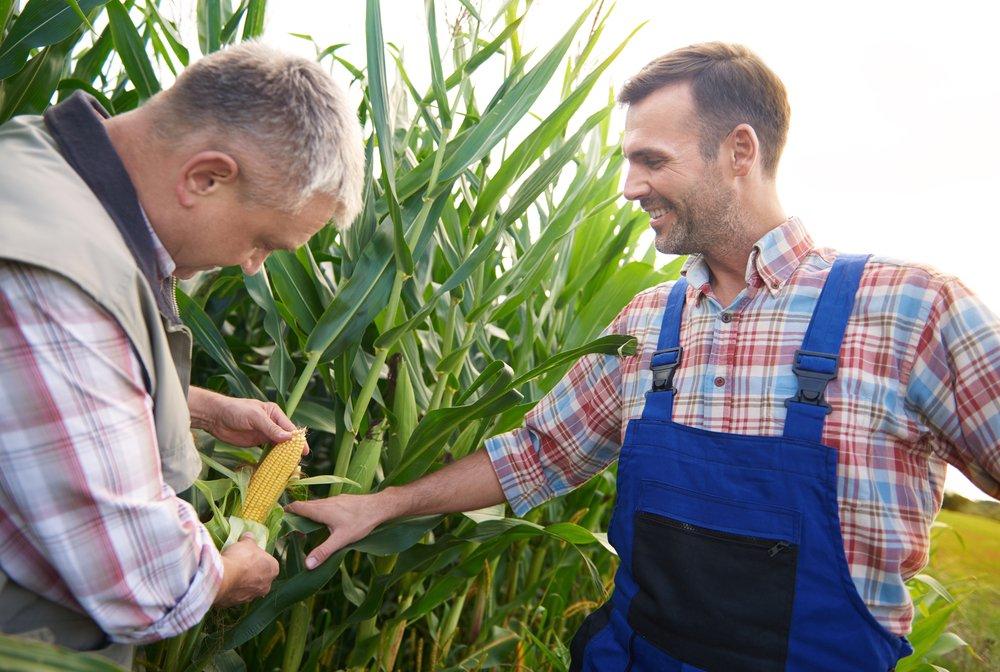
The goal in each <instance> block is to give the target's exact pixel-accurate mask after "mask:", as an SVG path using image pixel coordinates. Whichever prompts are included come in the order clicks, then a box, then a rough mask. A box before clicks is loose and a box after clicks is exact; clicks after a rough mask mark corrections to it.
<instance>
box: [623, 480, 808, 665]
mask: <svg viewBox="0 0 1000 672" xmlns="http://www.w3.org/2000/svg"><path fill="white" fill-rule="evenodd" d="M656 487H657V488H661V487H662V486H656ZM692 495H694V493H684V494H683V495H682V496H681V497H682V498H683V499H689V498H691V497H692ZM671 496H673V497H674V498H675V499H676V498H677V497H678V494H677V493H676V492H675V493H672V495H671ZM682 504H690V502H682ZM699 504H702V505H703V507H704V508H705V509H708V510H709V513H711V509H712V508H713V507H714V508H715V509H716V511H715V513H716V515H718V513H719V512H720V511H721V512H722V513H729V514H734V513H737V512H738V511H742V514H738V515H735V516H731V517H735V518H739V517H741V516H742V517H744V518H754V517H756V520H757V521H758V522H759V521H760V516H767V515H769V513H767V512H748V511H747V510H746V509H742V508H740V507H739V506H738V505H736V504H735V503H725V502H720V500H712V499H708V500H700V501H699ZM668 508H670V507H669V504H668ZM679 508H681V509H682V510H684V509H685V507H684V506H683V505H682V506H680V507H679ZM689 508H690V507H689ZM783 515H787V516H789V520H794V521H795V522H796V523H797V518H791V515H790V514H783ZM686 517H687V518H688V519H689V520H690V519H691V518H692V517H695V518H699V517H700V518H704V517H705V515H703V514H697V515H694V516H691V515H689V516H686ZM689 520H679V519H677V518H675V517H671V516H667V515H662V512H659V513H657V512H652V511H641V510H640V511H638V512H637V513H636V514H635V519H634V524H635V531H634V539H633V550H632V574H633V576H634V578H635V581H636V583H637V584H638V586H639V591H638V593H637V594H636V596H635V597H634V598H633V600H632V602H631V604H630V606H629V613H628V621H629V624H630V625H631V626H632V627H633V628H634V629H635V631H636V632H637V633H639V634H640V635H641V636H642V637H644V638H645V639H646V640H648V641H649V642H651V643H652V644H654V645H656V646H657V647H659V648H661V649H663V650H664V651H666V652H667V653H668V654H670V655H671V656H673V657H674V658H677V659H678V660H680V661H683V662H685V663H688V664H691V665H694V666H696V667H700V668H702V669H704V670H707V671H708V672H716V671H719V672H743V671H746V672H771V671H774V672H781V671H782V670H784V669H785V659H786V657H787V653H788V631H789V627H790V625H791V616H792V602H793V600H794V595H795V570H796V560H797V556H798V546H797V545H796V544H795V543H792V542H791V541H789V540H797V535H793V534H786V535H773V536H770V537H769V536H767V535H761V534H760V533H759V532H758V531H757V530H754V532H753V534H740V533H736V532H733V531H731V530H720V529H715V527H716V526H713V527H708V526H706V525H698V524H694V523H692V522H689ZM723 520H724V521H725V523H723V524H720V525H718V526H717V527H726V526H730V525H731V526H735V527H739V522H740V521H739V520H736V521H733V520H731V518H723ZM772 523H773V519H772V520H768V521H766V522H765V523H763V524H762V526H763V527H768V526H772V527H773V525H772ZM727 524H728V525H727ZM751 529H753V528H752V526H751ZM795 531H796V532H797V528H796V529H795ZM780 536H785V537H786V539H781V538H780Z"/></svg>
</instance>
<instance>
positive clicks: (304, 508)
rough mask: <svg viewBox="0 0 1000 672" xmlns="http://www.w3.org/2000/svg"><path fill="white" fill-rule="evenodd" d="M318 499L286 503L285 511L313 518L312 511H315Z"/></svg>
mask: <svg viewBox="0 0 1000 672" xmlns="http://www.w3.org/2000/svg"><path fill="white" fill-rule="evenodd" d="M315 504H316V501H315V500H309V501H304V502H292V503H290V504H286V505H285V511H288V512H290V513H294V514H295V515H297V516H303V517H305V518H312V516H311V515H309V514H310V513H314V509H315V508H316V506H315Z"/></svg>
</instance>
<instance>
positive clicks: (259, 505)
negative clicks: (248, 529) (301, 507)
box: [241, 428, 306, 523]
mask: <svg viewBox="0 0 1000 672" xmlns="http://www.w3.org/2000/svg"><path fill="white" fill-rule="evenodd" d="M305 444H306V430H305V428H303V429H299V430H296V432H295V436H293V437H292V438H291V439H289V440H288V441H283V442H281V443H279V444H277V445H276V446H274V447H273V448H271V450H270V452H268V454H267V455H266V456H265V457H264V459H263V460H261V461H260V464H258V465H257V469H256V470H255V471H254V472H253V476H251V477H250V485H248V486H247V496H246V499H245V500H244V501H243V513H242V514H241V516H242V517H243V518H246V519H247V520H255V521H257V522H258V523H263V522H264V521H265V520H267V515H268V514H269V513H271V509H272V508H274V505H275V504H277V502H278V497H280V496H281V493H282V492H284V491H285V484H286V483H288V479H289V478H290V477H291V475H292V472H294V471H295V468H296V467H297V466H298V465H299V458H301V457H302V449H303V448H304V447H305Z"/></svg>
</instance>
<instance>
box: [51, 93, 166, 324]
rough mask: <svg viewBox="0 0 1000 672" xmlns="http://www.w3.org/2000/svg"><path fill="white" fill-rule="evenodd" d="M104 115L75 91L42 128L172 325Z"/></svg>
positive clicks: (151, 246) (149, 241) (141, 217)
mask: <svg viewBox="0 0 1000 672" xmlns="http://www.w3.org/2000/svg"><path fill="white" fill-rule="evenodd" d="M110 116H111V115H109V114H108V113H107V111H106V110H105V109H104V108H103V107H101V105H100V104H99V103H98V102H97V100H95V99H94V98H93V97H92V96H90V95H88V94H86V93H83V92H82V91H76V92H75V93H73V95H71V96H70V97H69V98H67V99H66V100H65V101H63V102H62V103H59V104H58V105H55V106H53V107H50V108H49V109H47V110H46V111H45V113H44V118H45V125H46V126H47V127H48V129H49V132H50V133H51V134H52V137H53V139H55V141H56V144H57V145H59V151H60V152H61V153H62V155H63V157H64V158H65V159H66V161H67V163H69V165H70V166H72V167H73V170H75V171H76V172H77V174H78V175H79V176H80V178H81V179H82V180H83V181H84V182H85V183H86V185H87V186H88V187H89V188H90V190H91V191H92V192H93V194H94V196H96V197H97V200H99V201H100V202H101V205H103V206H104V209H105V210H106V211H107V213H108V215H109V216H110V217H111V219H112V220H113V221H114V223H115V226H117V227H118V231H119V232H120V233H121V235H122V238H123V239H124V240H125V244H126V245H128V248H129V250H130V251H131V252H132V256H133V257H134V258H135V262H136V265H137V266H138V267H139V269H140V270H141V271H142V274H143V275H144V276H145V277H146V280H147V282H149V286H150V287H152V288H153V293H154V294H155V295H156V303H157V306H158V307H159V309H160V312H161V313H162V314H163V315H165V316H166V317H167V318H169V319H170V321H171V322H174V323H175V324H176V323H179V322H180V318H179V316H178V315H177V313H176V312H175V310H174V307H173V301H172V300H171V297H170V293H171V292H172V291H173V285H172V284H171V283H170V282H164V280H165V279H164V278H160V277H159V273H158V260H157V254H156V242H155V240H154V239H153V232H152V230H151V229H150V227H149V225H148V224H147V222H146V216H145V214H143V211H142V206H141V205H140V204H139V197H138V195H137V194H136V191H135V185H133V184H132V180H131V178H130V177H129V175H128V172H127V171H126V170H125V165H124V164H123V163H122V160H121V158H120V157H119V156H118V153H117V152H115V148H114V145H112V144H111V138H110V137H109V136H108V132H107V130H106V129H105V128H104V124H103V123H101V121H102V119H107V118H109V117H110Z"/></svg>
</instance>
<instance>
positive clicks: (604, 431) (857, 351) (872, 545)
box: [486, 218, 1000, 634]
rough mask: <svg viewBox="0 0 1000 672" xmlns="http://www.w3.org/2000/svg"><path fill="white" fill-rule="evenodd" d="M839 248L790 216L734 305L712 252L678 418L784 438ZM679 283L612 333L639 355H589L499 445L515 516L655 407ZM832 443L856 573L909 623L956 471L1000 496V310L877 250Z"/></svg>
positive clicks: (692, 262)
mask: <svg viewBox="0 0 1000 672" xmlns="http://www.w3.org/2000/svg"><path fill="white" fill-rule="evenodd" d="M835 257H836V252H834V251H833V250H830V249H824V248H816V247H814V245H813V242H812V240H811V238H810V237H809V235H808V233H807V232H806V230H805V228H804V227H803V226H802V224H801V222H800V221H799V220H797V219H795V218H791V219H789V220H788V221H786V222H785V223H784V224H782V225H781V226H779V227H777V228H775V229H773V230H772V231H770V232H768V233H767V234H766V235H765V236H764V237H763V238H761V239H760V240H759V241H758V242H757V244H756V246H755V248H754V250H753V252H752V253H751V255H750V259H749V261H748V263H747V270H746V282H747V287H746V289H745V290H744V291H743V292H742V293H741V294H740V295H739V296H737V297H736V299H735V300H734V301H733V303H732V305H730V306H727V307H723V306H721V305H720V304H719V303H718V301H717V300H716V298H715V296H714V294H713V292H712V289H711V286H710V285H709V271H708V266H707V265H706V263H705V261H704V259H702V258H701V257H700V256H697V255H695V256H692V257H690V258H689V259H688V260H687V263H686V264H685V265H684V268H683V270H682V273H683V274H685V276H686V278H687V280H688V283H689V285H690V286H689V287H688V290H687V303H686V305H685V308H684V318H683V324H682V328H681V345H682V346H683V347H684V361H683V365H682V366H681V367H680V368H679V369H678V370H677V373H676V375H675V378H674V384H675V386H676V388H677V390H678V392H677V396H676V400H675V402H674V420H675V421H676V422H678V423H680V424H684V425H688V426H692V427H698V428H702V429H706V430H710V431H716V432H727V433H735V434H751V435H757V436H780V435H781V433H782V429H783V425H784V420H785V408H784V405H783V401H784V400H785V399H786V398H788V397H790V396H792V395H793V394H794V393H795V391H796V389H797V385H796V379H795V376H794V374H793V373H792V370H791V362H792V356H793V354H794V352H795V350H796V349H797V348H799V347H800V346H801V344H802V340H803V338H804V336H805V331H806V327H807V326H808V324H809V319H810V317H811V316H812V310H813V307H814V305H815V303H816V300H817V299H818V297H819V292H820V290H821V289H822V286H823V282H824V280H825V278H826V275H827V273H828V271H829V269H830V266H831V264H832V262H833V260H834V259H835ZM672 284H673V283H672V282H668V283H664V284H662V285H659V286H657V287H653V288H651V289H649V290H646V291H644V292H642V293H640V294H639V295H638V296H636V297H635V299H634V300H633V301H632V302H631V303H630V304H629V305H628V306H626V307H625V309H624V310H623V311H622V312H621V313H620V314H619V315H618V317H617V318H616V319H615V320H614V322H613V323H612V324H611V326H610V327H609V328H608V329H607V331H606V333H613V334H632V335H634V336H636V337H637V338H638V341H639V349H638V352H637V353H636V354H635V355H634V356H630V357H613V356H598V355H593V356H589V357H585V358H583V359H581V360H580V361H579V362H577V363H576V365H574V367H573V368H572V369H571V370H570V371H569V373H568V374H567V375H566V376H565V377H564V378H563V380H562V381H560V382H559V384H558V385H556V387H555V388H554V389H553V390H552V391H551V392H550V393H549V394H547V395H546V396H545V397H543V398H542V399H541V401H539V403H538V405H537V406H535V408H534V409H532V410H531V412H530V413H528V415H527V416H526V417H525V423H524V427H523V428H522V429H518V430H515V431H513V432H510V433H507V434H504V435H501V436H497V437H493V438H491V439H489V440H488V441H487V443H486V448H487V451H488V453H489V455H490V458H491V460H492V462H493V466H494V468H495V470H496V473H497V476H498V477H499V479H500V484H501V486H502V487H503V490H504V493H505V494H506V497H507V499H508V501H509V502H510V504H511V506H512V507H513V509H514V512H515V513H517V514H519V515H520V514H523V513H525V512H526V511H528V510H529V509H531V508H533V507H535V506H537V505H539V504H541V503H542V502H544V501H546V500H548V499H550V498H552V497H556V496H558V495H561V494H563V493H565V492H567V491H569V490H571V489H573V488H574V487H576V486H578V485H580V484H582V483H583V482H585V481H586V480H588V479H589V478H590V477H592V476H594V475H595V474H597V473H598V472H600V471H601V470H603V469H604V468H605V467H607V466H608V465H609V464H610V463H611V462H612V461H614V460H615V459H616V458H617V456H618V452H619V450H620V448H621V444H622V441H623V438H624V433H625V428H626V426H627V424H628V421H629V420H631V419H632V418H637V417H640V416H641V415H642V410H643V404H644V402H645V397H644V395H645V393H646V391H647V390H649V389H650V385H651V381H652V374H651V372H650V371H649V360H650V357H651V355H652V352H653V351H654V350H655V349H656V343H657V339H658V337H659V332H660V322H661V320H662V317H663V310H664V307H665V306H666V300H667V295H668V293H669V291H670V288H671V286H672ZM826 397H827V400H828V401H829V402H830V404H831V405H832V406H833V413H832V414H831V415H830V416H828V417H827V421H826V425H825V428H824V432H823V443H824V444H826V445H828V446H832V447H834V448H836V449H837V451H838V454H839V464H838V471H837V475H838V484H837V488H838V502H839V507H840V521H841V532H842V535H843V539H844V551H845V554H846V557H847V561H848V564H849V566H850V571H851V576H852V577H853V579H854V583H855V585H856V586H857V589H858V592H859V593H860V594H861V596H862V598H863V599H864V601H865V603H866V604H867V605H868V607H869V608H870V609H871V611H872V613H873V614H874V615H875V617H876V618H877V619H878V620H879V622H881V623H882V624H883V625H885V626H886V627H887V628H888V629H890V630H891V631H893V632H895V633H898V634H905V633H907V632H909V629H910V623H911V620H912V616H913V605H912V603H911V601H910V598H909V594H908V592H907V590H906V586H905V585H904V581H905V580H906V579H908V578H909V577H911V576H913V575H914V574H916V573H917V572H918V571H919V570H920V568H921V567H923V566H924V565H925V564H926V562H927V558H928V548H929V534H930V528H931V523H932V521H933V520H934V516H935V515H936V514H937V512H938V510H939V508H940V505H941V498H942V495H943V490H944V480H945V470H946V464H948V463H950V464H952V465H954V466H955V467H957V468H958V469H959V470H960V471H961V472H962V473H964V474H965V475H966V476H968V477H969V478H970V479H971V480H972V481H973V482H974V483H975V484H976V485H978V486H979V487H980V488H982V489H983V490H984V491H985V492H986V493H988V494H990V495H992V496H994V497H1000V320H998V318H997V316H996V315H994V314H993V313H992V312H990V310H989V309H987V308H986V306H984V305H983V304H982V303H981V302H980V301H979V300H978V299H977V298H976V297H975V296H974V295H973V294H972V293H971V292H970V291H969V290H968V289H967V288H966V287H965V286H964V285H962V283H961V282H960V281H958V280H957V279H956V278H954V277H951V276H947V275H944V274H941V273H939V272H937V271H935V270H933V269H931V268H928V267H926V266H920V265H916V264H910V263H903V262H899V261H894V260H891V259H883V258H878V257H873V258H872V259H871V260H870V261H869V263H868V265H867V266H866V268H865V273H864V277H863V278H862V281H861V287H860V289H859V291H858V294H857V299H856V302H855V306H854V311H853V313H852V315H851V320H850V322H849V324H848V326H847V332H846V334H845V336H844V342H843V347H842V350H841V353H840V368H839V375H838V378H837V379H836V380H834V381H833V382H832V383H831V384H830V385H829V387H828V388H827V392H826Z"/></svg>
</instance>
